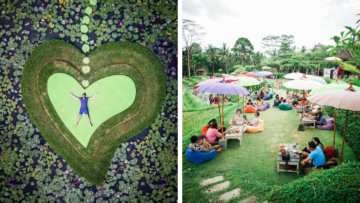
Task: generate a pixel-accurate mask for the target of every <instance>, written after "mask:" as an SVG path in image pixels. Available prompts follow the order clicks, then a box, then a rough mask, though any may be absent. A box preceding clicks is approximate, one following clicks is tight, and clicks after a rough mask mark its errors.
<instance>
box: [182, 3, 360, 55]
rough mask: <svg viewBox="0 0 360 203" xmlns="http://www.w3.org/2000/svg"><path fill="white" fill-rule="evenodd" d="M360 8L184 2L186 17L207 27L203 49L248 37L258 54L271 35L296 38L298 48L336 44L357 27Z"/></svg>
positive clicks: (335, 5)
mask: <svg viewBox="0 0 360 203" xmlns="http://www.w3.org/2000/svg"><path fill="white" fill-rule="evenodd" d="M359 8H360V1H359V0H316V1H313V0H301V1H289V0H271V1H269V0H256V1H239V0H221V1H216V0H184V1H183V15H182V16H183V18H184V19H190V20H195V21H196V22H197V23H198V24H202V25H203V26H204V29H205V30H204V31H205V32H206V35H205V36H204V38H203V40H202V46H203V47H205V46H207V45H208V44H213V45H214V46H217V47H220V46H221V45H222V43H227V44H228V46H230V47H232V46H234V44H235V41H236V40H237V39H238V38H240V37H246V38H248V39H249V40H250V41H251V42H252V44H253V45H254V48H255V51H264V49H263V48H262V47H261V41H262V39H263V38H264V37H266V36H268V35H283V34H285V35H294V37H295V44H294V45H295V46H297V47H301V46H306V47H307V48H310V47H312V46H314V45H315V44H317V43H322V44H332V43H333V41H332V40H330V38H331V37H333V36H335V35H340V32H341V31H345V30H346V29H345V27H344V26H351V27H355V23H356V21H357V20H358V19H360V16H356V15H357V14H359V13H360V9H359Z"/></svg>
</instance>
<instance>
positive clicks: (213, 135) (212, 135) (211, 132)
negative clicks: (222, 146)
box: [206, 121, 229, 142]
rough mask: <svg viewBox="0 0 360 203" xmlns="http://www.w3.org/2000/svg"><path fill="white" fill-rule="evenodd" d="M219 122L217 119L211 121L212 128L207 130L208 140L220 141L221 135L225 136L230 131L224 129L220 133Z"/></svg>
mask: <svg viewBox="0 0 360 203" xmlns="http://www.w3.org/2000/svg"><path fill="white" fill-rule="evenodd" d="M217 127H218V124H217V123H216V121H213V122H212V123H211V126H210V128H209V129H208V130H207V132H206V140H207V141H208V142H215V141H219V140H220V137H221V138H224V137H225V134H226V133H228V132H229V131H224V132H223V133H220V132H219V131H218V128H217Z"/></svg>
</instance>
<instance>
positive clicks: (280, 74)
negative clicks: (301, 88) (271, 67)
mask: <svg viewBox="0 0 360 203" xmlns="http://www.w3.org/2000/svg"><path fill="white" fill-rule="evenodd" d="M274 75H276V76H277V77H278V78H279V79H280V78H282V77H284V75H286V74H285V73H274Z"/></svg>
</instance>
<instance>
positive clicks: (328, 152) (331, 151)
mask: <svg viewBox="0 0 360 203" xmlns="http://www.w3.org/2000/svg"><path fill="white" fill-rule="evenodd" d="M324 155H325V160H326V161H327V160H329V159H331V158H333V157H336V150H335V148H334V147H332V146H327V147H325V148H324Z"/></svg>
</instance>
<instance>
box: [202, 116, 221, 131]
mask: <svg viewBox="0 0 360 203" xmlns="http://www.w3.org/2000/svg"><path fill="white" fill-rule="evenodd" d="M212 122H216V119H215V118H213V119H211V120H210V121H209V122H208V124H207V125H206V126H204V127H203V128H202V130H201V133H202V134H203V135H206V132H207V131H208V129H209V128H210V126H211V123H212ZM217 129H218V131H219V132H221V126H218V127H217ZM223 131H226V127H225V126H224V127H223Z"/></svg>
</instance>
